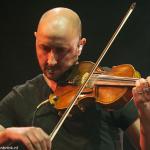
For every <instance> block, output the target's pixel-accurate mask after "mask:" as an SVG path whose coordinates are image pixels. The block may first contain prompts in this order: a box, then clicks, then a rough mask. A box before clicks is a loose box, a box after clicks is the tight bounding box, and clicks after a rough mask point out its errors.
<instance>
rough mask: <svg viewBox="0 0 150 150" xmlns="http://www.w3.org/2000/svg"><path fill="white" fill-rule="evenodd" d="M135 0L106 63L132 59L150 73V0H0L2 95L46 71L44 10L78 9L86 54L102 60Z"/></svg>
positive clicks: (133, 63) (102, 64) (83, 56)
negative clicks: (39, 34) (37, 34)
mask: <svg viewBox="0 0 150 150" xmlns="http://www.w3.org/2000/svg"><path fill="white" fill-rule="evenodd" d="M132 2H137V5H136V9H135V10H134V11H133V13H132V14H131V16H130V17H129V19H128V21H127V22H126V24H125V25H124V27H123V29H122V30H121V32H120V33H119V35H118V36H117V38H116V39H115V41H114V43H113V44H112V46H111V48H110V49H109V51H108V52H107V54H106V55H105V57H104V59H103V61H102V62H101V64H100V65H101V66H109V67H111V66H114V65H119V64H125V63H128V64H132V65H133V66H134V67H135V68H136V69H137V70H138V71H140V73H141V74H142V76H143V77H146V76H148V75H150V69H149V64H150V59H149V56H150V2H149V1H148V0H147V1H146V0H139V1H138V0H136V1H132V0H93V1H91V0H28V1H27V0H24V1H23V0H16V1H14V0H13V1H11V0H10V1H6V0H5V1H4V0H2V1H1V2H0V3H1V4H0V26H1V28H0V66H1V68H0V98H2V97H3V96H4V95H6V94H7V93H8V92H9V91H10V90H11V88H12V86H14V85H17V84H21V83H24V81H26V80H27V79H31V78H33V77H34V76H35V75H37V74H39V73H40V72H41V71H40V69H39V66H38V62H37V59H36V53H35V38H34V31H36V27H37V24H38V21H39V19H40V17H41V15H42V14H43V13H44V12H45V11H47V10H48V9H51V8H53V7H58V6H61V7H68V8H71V9H73V10H74V11H76V12H77V13H78V14H79V16H80V17H81V20H82V24H83V37H86V38H87V45H86V46H85V47H84V49H83V53H82V56H81V57H80V60H91V61H94V62H95V61H96V60H97V58H98V56H99V54H100V53H101V52H102V50H103V49H104V47H105V46H106V44H107V42H108V40H109V39H110V37H111V36H112V34H113V33H114V31H115V30H116V28H117V26H118V25H119V23H120V21H121V19H122V18H123V16H124V15H125V13H126V12H127V10H128V8H129V6H130V5H131V3H132Z"/></svg>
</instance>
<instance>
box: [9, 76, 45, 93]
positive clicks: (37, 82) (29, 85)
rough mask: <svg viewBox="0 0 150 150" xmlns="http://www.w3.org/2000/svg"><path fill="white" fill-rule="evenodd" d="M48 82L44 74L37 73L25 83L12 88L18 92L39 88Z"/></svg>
mask: <svg viewBox="0 0 150 150" xmlns="http://www.w3.org/2000/svg"><path fill="white" fill-rule="evenodd" d="M44 84H46V83H45V81H44V78H43V76H42V74H39V75H37V76H36V77H34V78H32V79H30V80H27V81H26V82H25V83H23V84H20V85H16V86H14V87H13V88H12V90H14V91H16V92H23V91H26V90H31V89H33V88H38V87H40V86H42V85H44Z"/></svg>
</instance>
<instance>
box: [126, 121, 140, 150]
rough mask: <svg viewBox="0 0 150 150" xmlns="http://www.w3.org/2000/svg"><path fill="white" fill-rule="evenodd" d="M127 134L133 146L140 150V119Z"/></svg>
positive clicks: (131, 126) (130, 127) (129, 128)
mask: <svg viewBox="0 0 150 150" xmlns="http://www.w3.org/2000/svg"><path fill="white" fill-rule="evenodd" d="M125 134H126V135H127V137H128V138H129V141H130V142H131V144H133V146H134V147H136V149H138V150H140V142H139V141H140V119H139V118H138V119H137V120H135V122H134V123H133V124H132V125H130V126H129V127H128V129H127V130H126V131H125Z"/></svg>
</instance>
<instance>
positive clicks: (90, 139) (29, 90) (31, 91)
mask: <svg viewBox="0 0 150 150" xmlns="http://www.w3.org/2000/svg"><path fill="white" fill-rule="evenodd" d="M50 93H52V91H51V90H50V88H49V87H48V85H47V84H46V82H45V80H44V78H43V76H42V75H38V76H37V77H35V78H34V79H32V80H29V81H27V82H26V83H25V84H23V85H19V86H16V87H14V88H13V89H12V91H11V92H10V93H9V94H8V95H7V96H6V97H4V98H3V100H2V101H1V102H0V124H1V125H3V126H4V127H6V128H7V127H11V126H16V127H22V126H24V127H25V126H31V125H32V119H33V114H34V111H35V110H36V107H37V106H38V105H39V104H40V103H41V102H42V101H44V100H46V99H48V97H49V95H50ZM58 112H59V111H58V110H56V109H55V108H54V107H53V106H52V105H51V104H50V103H46V104H44V105H42V106H41V107H40V108H39V109H38V110H37V112H36V116H35V119H34V126H37V127H41V128H42V129H43V130H44V131H45V132H46V133H48V134H50V133H51V132H52V130H53V129H54V127H55V125H56V123H57V122H58V120H59V119H60V115H58ZM137 116H138V113H137V110H136V108H135V106H134V103H133V102H132V101H130V102H129V103H128V104H127V105H126V106H125V107H124V108H122V109H120V110H118V111H115V112H108V111H105V110H104V109H103V108H102V107H101V106H100V105H99V104H97V105H95V107H94V109H88V110H86V111H85V112H80V113H77V114H76V115H73V116H72V117H70V118H67V119H66V120H65V122H64V124H63V125H62V127H61V129H60V130H59V131H58V133H57V135H56V137H55V138H54V140H53V142H52V150H76V149H78V150H117V149H118V148H119V140H120V137H119V128H121V129H123V130H125V129H126V128H128V126H129V125H130V124H132V123H133V121H134V120H135V119H136V118H137Z"/></svg>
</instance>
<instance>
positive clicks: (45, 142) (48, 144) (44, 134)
mask: <svg viewBox="0 0 150 150" xmlns="http://www.w3.org/2000/svg"><path fill="white" fill-rule="evenodd" d="M37 129H38V130H39V132H40V134H41V135H42V136H43V138H44V144H45V146H46V148H47V149H48V150H50V149H51V141H50V139H49V136H48V135H47V134H46V133H45V132H44V131H43V130H42V129H41V128H37Z"/></svg>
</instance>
